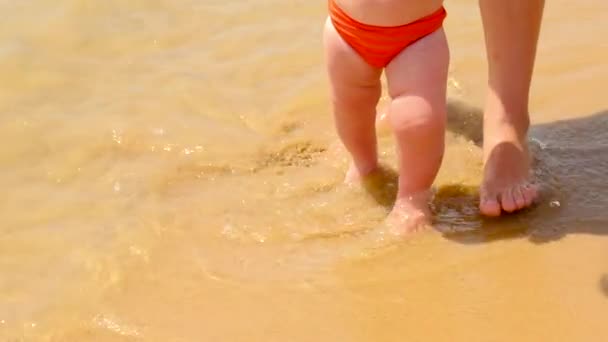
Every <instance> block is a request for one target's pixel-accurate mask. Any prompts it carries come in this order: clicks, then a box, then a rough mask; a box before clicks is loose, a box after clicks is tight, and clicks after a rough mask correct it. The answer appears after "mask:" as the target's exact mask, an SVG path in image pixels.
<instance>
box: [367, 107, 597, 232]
mask: <svg viewBox="0 0 608 342" xmlns="http://www.w3.org/2000/svg"><path fill="white" fill-rule="evenodd" d="M482 120H483V118H482V111H481V110H480V109H479V108H475V107H473V106H470V105H467V104H466V103H463V102H459V101H455V100H450V101H449V103H448V130H450V131H451V132H453V133H455V134H458V135H461V136H463V137H465V138H466V139H468V140H470V141H472V142H474V143H475V144H477V145H478V146H481V143H482ZM529 137H530V138H529V139H530V149H531V153H532V156H533V169H534V172H533V173H534V178H535V180H536V181H537V182H538V183H539V184H541V186H542V188H543V190H542V194H541V198H540V200H539V202H538V204H537V205H536V206H534V207H533V208H531V209H528V210H524V211H521V212H519V213H517V214H511V215H504V216H501V217H500V218H495V219H489V218H484V217H482V216H480V215H479V211H478V209H477V208H478V203H479V200H478V188H474V187H464V186H461V185H458V184H454V185H448V186H442V187H441V188H439V189H437V193H436V196H435V200H434V201H433V203H432V209H433V212H434V220H435V225H434V226H435V227H436V229H437V230H438V231H440V232H441V233H442V234H443V235H444V236H445V237H446V238H448V239H450V240H453V241H456V242H459V243H465V244H476V243H487V242H491V241H496V240H503V239H514V238H527V239H529V240H530V241H531V242H534V243H546V242H550V241H554V240H558V239H561V238H562V237H564V236H566V235H568V234H575V233H583V234H596V235H608V211H606V208H608V175H607V174H606V173H605V170H607V169H608V110H606V111H602V112H598V113H595V114H592V115H589V116H585V117H580V118H576V119H570V120H563V121H557V122H552V123H547V124H540V125H535V126H533V127H531V129H530V134H529ZM396 185H397V174H396V173H395V171H393V170H388V169H384V170H382V171H381V172H380V173H379V174H378V175H376V176H375V177H372V178H371V179H370V180H369V181H367V182H366V184H365V187H366V189H367V191H368V192H369V193H370V194H371V196H373V197H374V198H375V199H376V201H377V202H378V203H380V204H381V205H383V206H385V207H387V208H390V207H391V206H392V204H393V201H394V196H395V193H396V189H397V186H396Z"/></svg>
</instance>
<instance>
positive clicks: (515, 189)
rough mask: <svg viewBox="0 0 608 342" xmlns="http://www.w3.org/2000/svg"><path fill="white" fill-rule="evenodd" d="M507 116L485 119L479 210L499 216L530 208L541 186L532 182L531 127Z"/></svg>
mask: <svg viewBox="0 0 608 342" xmlns="http://www.w3.org/2000/svg"><path fill="white" fill-rule="evenodd" d="M506 118H507V116H506V115H503V116H496V115H494V116H489V115H486V117H485V121H484V146H483V148H484V176H483V177H484V178H483V182H482V185H481V188H480V203H479V210H480V211H481V213H482V214H483V215H486V216H500V215H501V213H502V212H503V211H505V212H507V213H512V212H515V211H518V210H521V209H524V208H527V207H530V206H531V205H532V204H533V203H534V201H535V200H536V198H537V197H538V185H536V184H533V183H531V181H530V155H529V150H528V144H527V129H528V123H527V122H526V123H523V124H520V125H516V124H514V123H512V122H509V120H506Z"/></svg>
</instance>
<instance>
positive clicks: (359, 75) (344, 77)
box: [323, 19, 382, 87]
mask: <svg viewBox="0 0 608 342" xmlns="http://www.w3.org/2000/svg"><path fill="white" fill-rule="evenodd" d="M323 45H324V47H325V61H326V64H327V71H328V73H329V76H330V79H331V81H332V85H333V86H334V87H376V86H377V85H378V82H379V80H380V75H381V73H382V70H381V69H379V68H375V67H372V66H370V65H369V64H367V63H366V62H365V61H364V60H363V58H361V56H359V54H357V52H355V50H353V49H352V48H351V47H350V46H349V45H348V44H347V43H346V42H345V41H344V40H343V39H342V37H341V36H340V34H338V32H337V31H336V29H335V28H334V26H333V24H332V23H331V20H329V19H328V20H327V21H326V23H325V28H324V32H323Z"/></svg>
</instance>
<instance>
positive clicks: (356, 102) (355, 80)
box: [323, 20, 382, 181]
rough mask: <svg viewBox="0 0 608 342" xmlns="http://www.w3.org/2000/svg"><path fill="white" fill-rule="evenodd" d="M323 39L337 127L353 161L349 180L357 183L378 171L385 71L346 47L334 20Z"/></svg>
mask: <svg viewBox="0 0 608 342" xmlns="http://www.w3.org/2000/svg"><path fill="white" fill-rule="evenodd" d="M323 38H324V39H323V40H324V45H325V55H326V61H327V71H328V74H329V79H330V82H331V101H332V104H333V112H334V119H335V124H336V128H337V131H338V135H339V136H340V139H341V140H342V143H343V144H344V146H345V147H346V149H347V150H348V151H349V152H350V154H351V157H352V160H353V163H352V165H351V168H350V170H349V172H348V174H347V177H346V180H347V181H353V180H357V179H359V178H360V177H363V176H365V175H367V174H369V173H371V172H372V171H374V170H375V169H376V168H377V167H378V160H377V150H376V130H375V118H376V104H377V103H378V100H379V98H380V93H381V85H380V75H381V73H382V70H381V69H378V68H374V67H372V66H370V65H369V64H367V63H366V62H365V61H364V60H363V59H362V58H361V57H360V56H359V55H358V54H357V53H356V52H355V51H354V50H353V49H352V48H351V47H350V46H349V45H348V44H346V43H345V42H344V41H343V40H342V38H341V37H340V35H339V34H338V33H337V32H336V30H335V28H334V27H333V25H332V23H331V21H330V20H327V22H326V24H325V31H324V34H323Z"/></svg>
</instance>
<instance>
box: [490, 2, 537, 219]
mask: <svg viewBox="0 0 608 342" xmlns="http://www.w3.org/2000/svg"><path fill="white" fill-rule="evenodd" d="M479 5H480V10H481V15H482V19H483V26H484V31H485V39H486V50H487V58H488V68H489V70H488V76H489V80H488V93H487V98H486V105H485V113H484V142H483V144H484V146H483V148H484V180H483V183H482V186H481V189H480V190H481V191H480V195H481V198H480V206H479V208H480V211H481V213H482V214H484V215H487V216H499V215H500V214H501V212H502V211H503V210H504V211H506V212H514V211H517V210H520V209H523V208H525V207H529V206H530V205H531V204H532V203H533V201H534V200H535V199H536V197H537V196H538V189H537V186H536V185H533V184H530V183H529V172H530V158H529V154H528V146H527V132H528V127H529V125H530V118H529V114H528V97H529V92H530V83H531V79H532V71H533V67H534V60H535V56H536V46H537V41H538V36H539V32H540V24H541V18H542V13H543V7H544V0H509V1H504V0H480V1H479Z"/></svg>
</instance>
